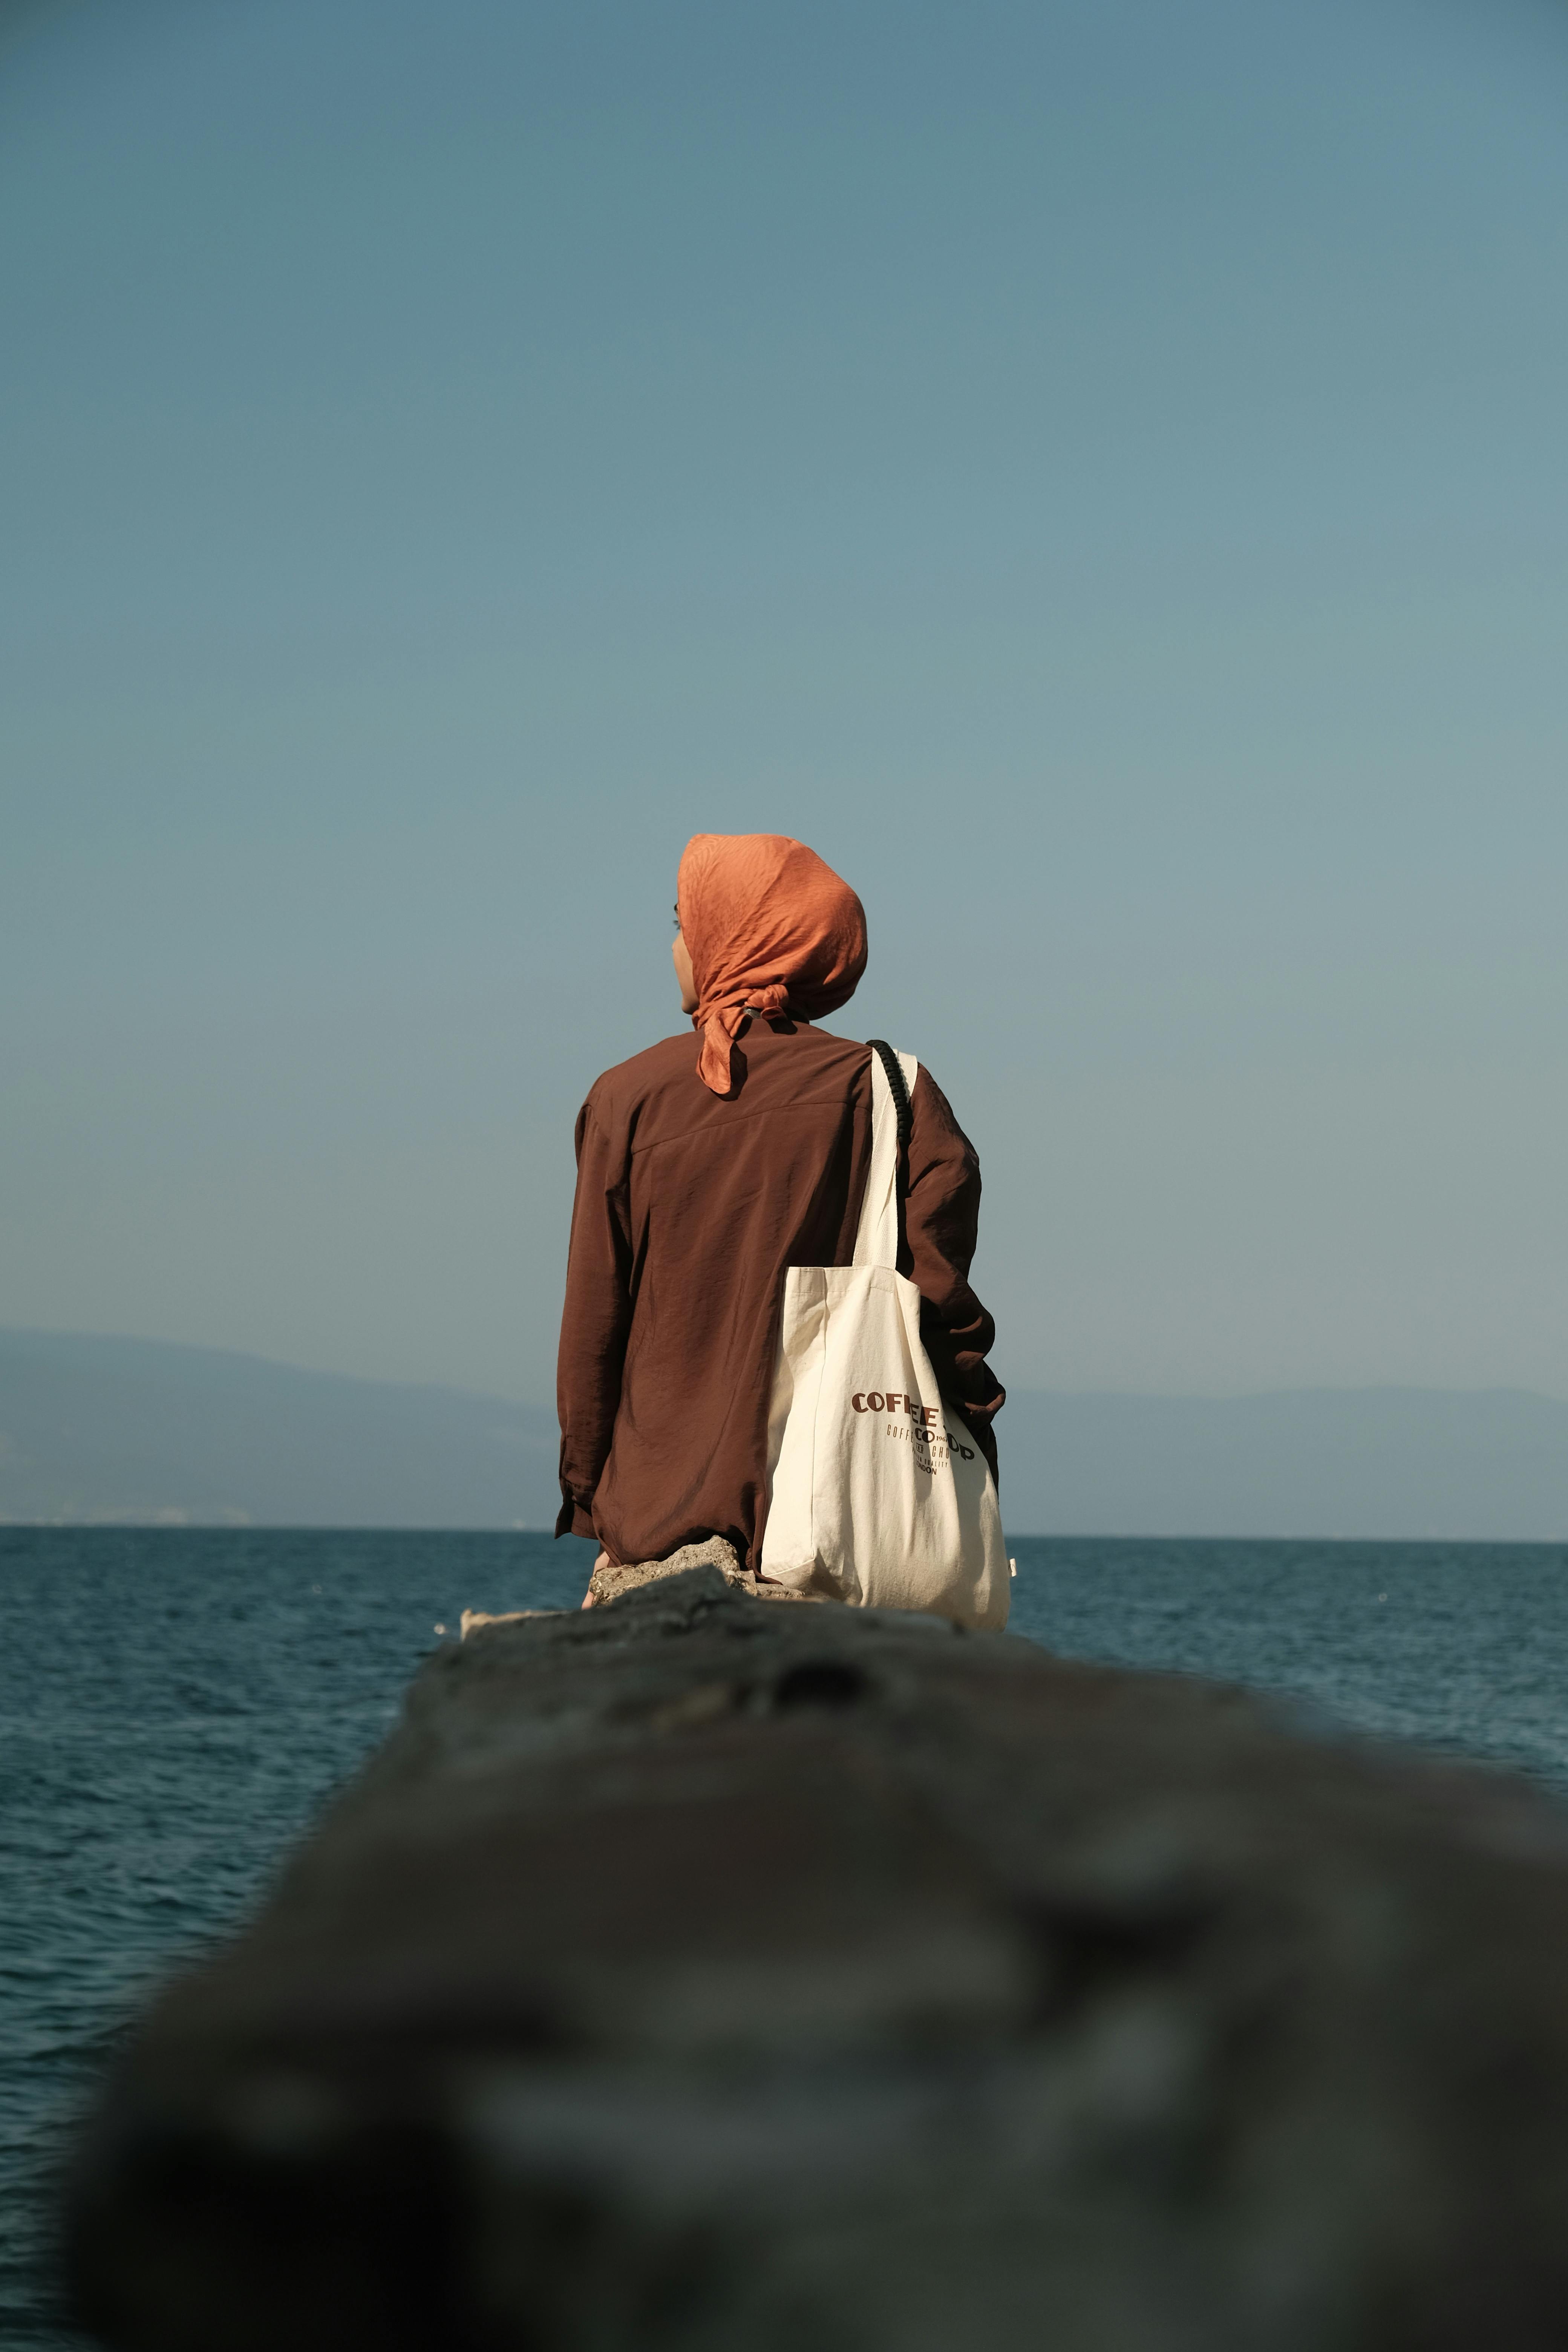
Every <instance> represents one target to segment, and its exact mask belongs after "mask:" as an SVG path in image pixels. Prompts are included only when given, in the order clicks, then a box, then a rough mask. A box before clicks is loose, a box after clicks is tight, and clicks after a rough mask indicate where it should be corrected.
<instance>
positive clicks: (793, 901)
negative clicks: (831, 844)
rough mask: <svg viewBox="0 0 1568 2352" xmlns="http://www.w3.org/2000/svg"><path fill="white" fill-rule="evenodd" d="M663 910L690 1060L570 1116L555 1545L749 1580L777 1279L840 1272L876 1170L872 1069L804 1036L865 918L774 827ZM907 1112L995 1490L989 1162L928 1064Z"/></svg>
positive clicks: (677, 1054)
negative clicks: (705, 1559) (745, 1573)
mask: <svg viewBox="0 0 1568 2352" xmlns="http://www.w3.org/2000/svg"><path fill="white" fill-rule="evenodd" d="M676 913H677V918H678V922H679V929H678V931H677V935H676V940H675V949H674V955H675V970H676V977H677V980H678V981H679V986H680V1006H681V1011H682V1012H683V1013H689V1014H690V1016H691V1020H692V1025H693V1027H694V1028H695V1029H696V1030H697V1031H698V1032H699V1034H700V1050H699V1052H698V1053H697V1054H696V1055H695V1056H694V1055H693V1054H692V1050H691V1043H690V1039H689V1037H669V1038H666V1039H665V1041H664V1042H663V1044H661V1045H650V1046H649V1047H648V1049H647V1052H646V1053H642V1054H637V1055H634V1056H633V1058H632V1059H631V1060H630V1061H629V1062H623V1063H621V1064H620V1065H619V1066H618V1067H617V1068H616V1069H613V1070H606V1072H605V1075H604V1076H603V1077H602V1078H600V1079H599V1080H598V1081H597V1082H596V1084H595V1086H594V1087H593V1089H592V1091H591V1092H590V1094H589V1096H588V1099H587V1101H586V1102H585V1103H584V1106H583V1108H582V1111H581V1112H580V1113H579V1115H578V1119H577V1197H576V1201H575V1203H574V1208H573V1212H572V1244H571V1255H570V1258H569V1262H568V1266H567V1275H566V1306H565V1312H564V1314H563V1318H562V1326H561V1354H560V1366H559V1379H558V1395H559V1404H560V1412H561V1433H562V1434H561V1490H562V1495H563V1503H562V1507H561V1516H560V1517H559V1519H558V1520H557V1521H556V1529H555V1531H556V1533H557V1535H568V1534H570V1535H580V1536H594V1537H595V1538H597V1539H598V1541H599V1543H600V1545H601V1546H602V1547H603V1552H602V1559H607V1560H608V1561H609V1562H611V1563H616V1564H630V1563H633V1562H641V1561H648V1560H658V1559H665V1558H667V1557H668V1555H669V1553H671V1552H673V1551H676V1550H679V1549H680V1547H681V1546H682V1545H684V1544H689V1543H694V1542H699V1541H701V1540H702V1539H703V1538H707V1537H710V1536H719V1537H722V1538H724V1539H725V1540H726V1541H728V1542H729V1543H730V1544H731V1546H732V1547H733V1549H734V1551H735V1554H736V1557H737V1559H738V1560H739V1561H740V1562H741V1563H742V1566H744V1567H745V1568H747V1569H749V1570H752V1571H753V1572H756V1571H759V1570H760V1568H761V1562H762V1546H763V1528H764V1524H765V1520H766V1516H767V1507H768V1461H767V1425H768V1404H769V1398H770V1393H771V1390H772V1384H773V1364H774V1356H775V1352H776V1349H777V1340H778V1328H779V1303H780V1295H781V1290H782V1286H783V1277H784V1269H785V1268H786V1267H787V1266H792V1265H848V1264H849V1263H850V1259H851V1255H852V1252H853V1249H854V1243H855V1232H856V1224H857V1220H858V1215H859V1210H860V1199H861V1194H862V1192H863V1191H864V1189H865V1182H866V1171H867V1167H868V1160H869V1157H870V1146H871V1080H870V1055H869V1053H868V1049H867V1047H866V1046H865V1045H857V1044H855V1043H853V1042H852V1041H851V1040H849V1039H847V1038H844V1037H837V1036H830V1035H829V1034H828V1033H827V1031H826V1030H825V1029H819V1028H817V1027H816V1025H815V1024H816V1020H817V1019H818V1017H819V1016H820V1015H822V1014H823V1013H832V1012H834V1011H835V1010H836V1009H837V1007H838V1006H839V1005H841V1004H843V1003H847V1000H848V999H849V997H851V996H852V995H853V994H854V992H855V989H856V985H857V983H858V981H859V978H860V975H861V973H862V972H863V971H864V970H865V968H866V918H865V914H864V912H863V910H862V908H861V905H860V901H859V899H858V898H857V897H856V895H855V893H854V891H853V890H851V889H850V888H849V887H848V885H847V883H845V882H842V881H840V879H839V877H838V876H837V874H835V873H834V872H833V870H832V869H831V867H830V866H826V865H825V864H824V863H823V861H822V859H821V858H820V857H818V856H816V853H815V852H814V851H812V850H810V849H808V848H806V846H805V844H804V843H803V842H798V841H791V840H788V839H786V838H785V837H784V836H783V835H778V834H770V833H753V834H740V835H724V834H698V835H696V836H695V838H694V839H693V840H692V841H690V842H689V844H688V845H687V849H686V854H685V856H683V857H682V859H681V861H680V873H679V886H678V903H677V908H676ZM910 1110H911V1132H910V1143H909V1150H908V1155H907V1171H906V1181H907V1193H906V1199H905V1220H904V1223H905V1238H904V1242H903V1244H902V1247H901V1254H900V1260H899V1268H900V1273H902V1274H904V1275H906V1276H909V1278H910V1280H912V1281H913V1282H914V1283H915V1284H916V1285H917V1286H918V1287H919V1289H920V1292H921V1302H922V1303H921V1338H922V1339H923V1340H924V1342H925V1347H926V1351H927V1353H928V1354H929V1356H930V1357H931V1364H932V1367H933V1369H934V1370H935V1371H936V1374H937V1377H938V1380H939V1381H940V1382H941V1385H942V1392H943V1395H944V1396H945V1397H946V1398H947V1399H948V1400H949V1401H950V1402H952V1404H954V1405H956V1406H958V1407H959V1408H960V1410H961V1411H962V1412H963V1417H964V1420H965V1421H966V1422H967V1423H968V1425H969V1427H970V1428H971V1430H972V1431H973V1433H974V1438H975V1443H976V1444H977V1445H979V1447H980V1448H981V1450H982V1452H983V1453H984V1456H985V1458H986V1460H987V1461H988V1463H989V1464H990V1465H991V1468H992V1471H993V1474H994V1471H995V1467H996V1452H995V1441H994V1436H993V1434H992V1430H991V1422H992V1417H993V1416H994V1413H995V1412H996V1411H997V1410H998V1408H999V1407H1000V1405H1001V1404H1002V1402H1003V1396H1004V1391H1002V1389H1001V1388H1000V1387H999V1386H998V1384H997V1381H996V1379H995V1376H994V1373H993V1372H992V1370H991V1369H990V1367H989V1365H988V1364H987V1363H986V1361H985V1356H986V1351H987V1349H989V1347H990V1345H991V1343H992V1340H993V1339H994V1336H995V1327H994V1324H993V1322H992V1320H991V1318H990V1316H989V1315H988V1314H987V1313H986V1311H985V1309H984V1307H983V1306H982V1305H981V1303H980V1301H979V1299H978V1298H976V1297H975V1296H974V1293H973V1290H971V1288H970V1286H969V1278H968V1277H969V1265H970V1260H971V1258H972V1257H973V1253H974V1238H975V1223H976V1219H977V1215H978V1212H979V1207H980V1164H979V1161H978V1160H976V1158H975V1155H974V1151H973V1146H972V1145H971V1144H970V1142H969V1140H968V1139H967V1138H966V1137H965V1135H964V1134H963V1130H962V1129H960V1128H959V1126H958V1125H957V1123H956V1121H955V1120H954V1118H953V1116H952V1111H951V1110H950V1109H949V1108H948V1106H947V1103H946V1101H945V1099H944V1098H943V1097H942V1092H941V1090H940V1089H939V1088H938V1087H936V1086H935V1085H933V1084H932V1082H931V1078H930V1076H928V1074H927V1072H926V1071H925V1069H924V1067H923V1066H922V1067H921V1072H920V1076H919V1077H918V1079H917V1081H916V1084H915V1087H914V1092H913V1097H912V1101H911V1104H910Z"/></svg>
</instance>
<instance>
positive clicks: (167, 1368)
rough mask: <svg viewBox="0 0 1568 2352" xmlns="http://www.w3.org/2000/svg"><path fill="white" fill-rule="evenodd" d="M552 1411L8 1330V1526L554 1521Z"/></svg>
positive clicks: (0, 1439)
mask: <svg viewBox="0 0 1568 2352" xmlns="http://www.w3.org/2000/svg"><path fill="white" fill-rule="evenodd" d="M559 1444H560V1439H559V1436H558V1433H557V1431H556V1426H555V1416H554V1415H553V1413H550V1412H541V1411H539V1410H538V1409H537V1408H531V1407H528V1406H526V1405H518V1404H507V1403H505V1402H501V1401H500V1400H499V1399H497V1398H494V1397H484V1396H468V1395H465V1394H464V1393H463V1392H462V1391H460V1390H457V1389H441V1388H403V1387H395V1386H394V1385H393V1384H392V1383H391V1382H389V1381H355V1380H343V1379H340V1378H338V1377H337V1376H336V1375H334V1374H331V1373H326V1372H302V1371H298V1370H294V1369H293V1368H292V1367H290V1366H289V1365H286V1364H273V1363H268V1362H266V1361H265V1360H263V1359H261V1358H260V1357H258V1356H241V1355H230V1354H228V1353H227V1352H226V1351H223V1350H219V1349H213V1348H182V1347H174V1346H170V1345H167V1344H165V1343H163V1342H161V1341H155V1340H148V1339H83V1338H79V1337H76V1336H75V1335H72V1334H65V1333H59V1332H46V1331H0V1520H3V1519H12V1520H16V1519H21V1520H32V1521H38V1520H44V1521H56V1520H63V1521H67V1522H74V1523H82V1522H89V1521H101V1522H104V1523H111V1522H115V1521H120V1522H125V1521H132V1522H149V1521H151V1522H158V1521H165V1522H168V1523H170V1524H176V1525H177V1524H186V1523H188V1524H191V1525H195V1526H211V1525H215V1524H216V1525H218V1526H222V1525H225V1524H229V1525H245V1524H253V1525H256V1526H260V1527H288V1526H292V1527H371V1528H374V1527H404V1528H509V1527H518V1526H522V1527H550V1526H552V1525H553V1524H554V1519H555V1512H556V1508H557V1506H558V1504H559V1501H560V1490H559V1488H558V1486H557V1485H556V1481H555V1464H556V1454H557V1449H558V1446H559Z"/></svg>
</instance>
